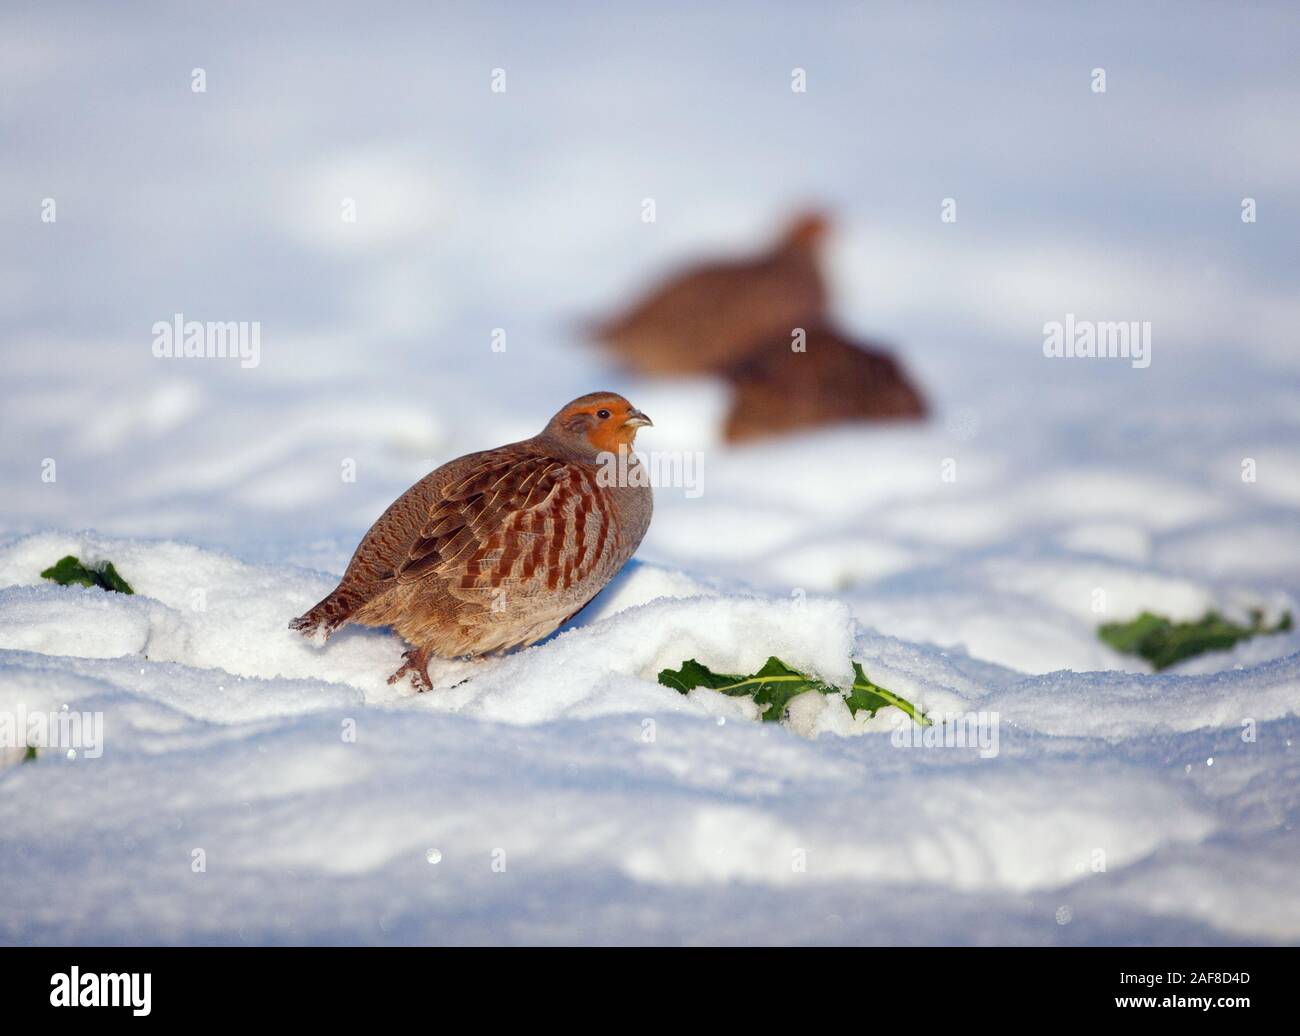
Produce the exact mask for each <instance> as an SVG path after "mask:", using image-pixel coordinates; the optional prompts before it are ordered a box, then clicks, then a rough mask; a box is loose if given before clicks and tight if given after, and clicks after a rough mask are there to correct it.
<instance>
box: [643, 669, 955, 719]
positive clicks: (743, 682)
mask: <svg viewBox="0 0 1300 1036" xmlns="http://www.w3.org/2000/svg"><path fill="white" fill-rule="evenodd" d="M853 677H854V679H853V686H852V687H851V688H850V689H849V691H848V693H847V694H846V693H845V692H844V691H842V690H840V688H838V687H834V686H832V685H830V684H828V683H826V682H824V681H822V680H818V679H815V678H814V677H811V676H807V675H806V674H804V673H801V672H799V670H797V669H791V668H790V667H789V666H788V665H786V664H785V663H784V662H782V661H781V660H780V659H779V658H777V657H776V656H773V657H771V658H769V659H768V660H767V661H766V662H765V663H764V664H763V668H762V669H760V670H759V671H758V672H756V673H754V674H753V675H752V676H741V675H737V674H733V673H715V672H713V670H711V669H709V667H708V666H705V665H701V664H700V663H699V662H697V661H696V660H695V659H693V658H691V659H687V660H686V661H685V662H683V663H682V667H681V669H676V670H674V669H665V670H663V672H661V673H660V674H659V682H660V683H661V684H663V685H664V686H665V687H671V688H672V689H673V690H675V691H680V692H681V693H682V694H686V693H687V692H688V691H692V690H694V689H695V688H696V687H708V688H710V689H712V690H715V691H718V692H719V693H721V694H726V695H730V696H731V697H737V698H753V699H754V701H755V703H757V704H758V705H760V706H763V707H764V708H763V719H764V721H768V722H773V721H779V720H781V719H782V718H783V717H784V715H785V707H786V705H788V704H789V703H790V699H792V698H794V697H796V696H797V695H800V694H803V693H804V692H805V691H817V692H818V693H820V694H839V695H841V696H843V697H844V700H845V701H846V702H847V704H848V706H849V711H851V712H852V713H853V715H855V716H856V715H857V714H858V713H859V712H860V711H862V710H864V709H865V710H866V712H867V714H868V715H871V716H874V715H875V714H876V712H877V711H878V710H880V709H882V708H884V707H885V706H886V705H893V706H894V707H895V708H899V709H902V710H903V711H904V712H906V713H907V714H908V715H909V716H911V717H912V719H914V720H916V721H917V722H918V723H921V724H922V725H926V726H928V725H929V723H930V721H929V720H928V719H926V718H925V716H923V715H921V713H920V712H919V711H918V710H917V708H916V707H915V706H914V705H912V703H911V702H909V701H907V700H906V699H904V698H900V697H899V696H898V695H896V694H894V693H893V692H892V691H887V690H885V688H883V687H881V686H879V685H878V684H874V683H872V682H871V681H870V680H869V679H868V678H867V674H866V673H864V672H863V671H862V666H860V665H859V664H858V663H857V662H854V663H853Z"/></svg>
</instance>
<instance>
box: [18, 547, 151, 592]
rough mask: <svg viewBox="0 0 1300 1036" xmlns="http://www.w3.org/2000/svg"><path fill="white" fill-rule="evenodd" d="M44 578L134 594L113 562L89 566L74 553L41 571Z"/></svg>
mask: <svg viewBox="0 0 1300 1036" xmlns="http://www.w3.org/2000/svg"><path fill="white" fill-rule="evenodd" d="M41 578H42V579H52V580H54V582H56V583H58V584H59V585H60V586H68V585H70V584H73V583H78V584H80V585H81V586H97V587H99V588H100V589H101V590H114V591H116V592H117V593H119V594H133V593H135V591H134V590H132V589H131V586H130V584H128V583H127V581H126V580H125V579H123V578H122V577H121V576H120V575H118V574H117V569H115V568H114V567H113V562H111V561H105V562H104V563H103V564H102V565H100V566H99V567H98V568H87V567H86V566H85V565H83V564H82V563H81V560H80V559H79V558H77V557H75V556H74V555H72V554H69V555H68V556H67V557H65V558H60V559H59V561H58V562H57V563H56V564H54V565H51V566H50V567H49V568H47V569H46V570H45V571H44V572H42V573H41Z"/></svg>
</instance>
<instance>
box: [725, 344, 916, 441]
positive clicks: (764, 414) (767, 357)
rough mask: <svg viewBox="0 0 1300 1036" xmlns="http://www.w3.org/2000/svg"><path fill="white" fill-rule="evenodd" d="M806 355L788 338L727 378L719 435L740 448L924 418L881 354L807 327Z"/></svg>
mask: <svg viewBox="0 0 1300 1036" xmlns="http://www.w3.org/2000/svg"><path fill="white" fill-rule="evenodd" d="M802 344H803V347H804V348H805V349H806V352H798V351H796V350H795V345H794V343H792V342H791V340H790V337H789V336H788V335H787V336H783V337H781V338H776V339H773V340H772V341H770V342H768V343H767V344H766V345H763V346H760V347H759V348H758V349H756V350H755V351H754V352H752V353H751V354H750V355H749V356H747V357H746V358H745V359H744V360H741V361H740V363H738V364H736V365H735V366H734V367H732V368H731V369H730V370H728V371H727V372H726V377H727V379H728V380H729V381H730V382H731V384H732V387H733V392H732V399H731V409H730V411H729V412H728V414H727V420H726V424H725V426H724V429H723V432H724V435H725V436H726V439H727V441H728V442H745V441H747V440H749V439H757V438H761V437H763V436H771V435H780V434H782V433H783V432H793V431H797V430H798V429H801V428H809V427H813V426H816V425H820V424H834V423H837V422H840V421H882V420H890V419H899V418H918V417H924V416H925V402H924V401H923V400H922V398H921V394H920V393H919V392H918V391H917V390H916V388H915V387H914V386H913V385H912V383H911V382H910V381H908V379H907V378H906V376H904V374H903V372H902V370H901V368H900V367H899V365H898V363H897V361H896V360H895V359H894V357H893V356H891V355H890V354H889V353H888V352H886V351H885V350H883V349H878V348H872V347H870V346H867V345H858V344H856V343H854V342H851V341H849V340H848V339H847V338H843V337H841V336H840V335H838V334H836V333H835V332H834V331H832V330H830V329H828V328H809V329H808V330H807V338H806V341H805V342H803V343H802Z"/></svg>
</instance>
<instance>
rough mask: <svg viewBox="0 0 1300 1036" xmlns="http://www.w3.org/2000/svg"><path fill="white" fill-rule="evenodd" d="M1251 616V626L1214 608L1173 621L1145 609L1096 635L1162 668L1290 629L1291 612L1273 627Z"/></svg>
mask: <svg viewBox="0 0 1300 1036" xmlns="http://www.w3.org/2000/svg"><path fill="white" fill-rule="evenodd" d="M1250 618H1251V622H1250V625H1249V626H1242V625H1240V624H1239V623H1235V622H1232V621H1231V620H1229V619H1225V618H1224V617H1223V616H1222V615H1220V614H1219V613H1218V612H1213V611H1212V612H1206V613H1205V615H1204V616H1203V617H1201V618H1200V619H1197V620H1196V621H1195V622H1173V621H1172V620H1170V619H1167V618H1165V617H1164V616H1163V615H1156V614H1154V613H1153V612H1143V613H1142V614H1141V615H1139V616H1138V617H1137V618H1136V619H1132V620H1130V621H1129V622H1108V623H1106V624H1105V625H1104V626H1101V627H1100V628H1099V629H1098V630H1097V636H1099V637H1100V638H1101V639H1102V640H1103V641H1105V642H1106V643H1107V644H1109V645H1110V646H1111V647H1113V648H1114V649H1115V650H1116V651H1119V652H1121V653H1122V654H1125V655H1140V656H1141V657H1142V658H1145V659H1146V660H1147V661H1148V662H1150V663H1151V664H1152V666H1154V667H1155V668H1156V669H1158V670H1159V669H1167V668H1168V667H1169V666H1171V665H1173V664H1174V663H1176V662H1181V661H1182V660H1183V659H1185V658H1193V657H1195V656H1196V655H1202V654H1205V653H1206V652H1207V651H1227V650H1228V649H1229V648H1231V647H1232V646H1233V645H1234V644H1236V643H1237V642H1238V641H1241V640H1249V639H1250V638H1251V637H1254V636H1258V635H1259V634H1262V633H1264V634H1267V633H1284V632H1286V631H1287V630H1289V629H1291V613H1290V612H1287V613H1286V614H1285V615H1283V616H1282V618H1281V619H1280V620H1278V623H1277V625H1276V626H1273V627H1271V628H1270V627H1268V626H1266V625H1265V624H1264V613H1263V612H1261V611H1252V612H1251V613H1250Z"/></svg>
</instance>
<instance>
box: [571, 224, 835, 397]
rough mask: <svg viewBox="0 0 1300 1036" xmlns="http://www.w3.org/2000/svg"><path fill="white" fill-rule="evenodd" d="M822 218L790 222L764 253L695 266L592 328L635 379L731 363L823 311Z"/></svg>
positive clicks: (702, 370) (707, 369)
mask: <svg viewBox="0 0 1300 1036" xmlns="http://www.w3.org/2000/svg"><path fill="white" fill-rule="evenodd" d="M826 229H827V227H826V221H825V219H824V218H823V217H822V216H820V215H817V214H813V213H808V214H805V215H802V216H800V217H799V218H798V219H796V220H794V222H793V223H791V225H790V226H789V228H788V229H787V230H786V232H785V233H784V234H783V235H782V236H781V239H780V240H779V241H777V243H776V244H775V245H774V246H773V247H772V248H771V249H770V250H769V251H767V252H765V253H764V254H762V255H760V256H758V257H756V258H753V259H746V260H740V261H733V262H716V263H709V264H705V265H700V266H695V267H692V268H691V269H688V270H686V271H685V272H683V273H681V274H678V275H677V276H676V277H672V278H670V279H669V280H668V281H667V282H666V283H664V284H662V285H661V286H659V287H658V288H656V289H655V290H654V291H652V292H650V294H649V295H648V296H647V297H646V298H645V299H643V300H642V301H641V302H639V303H637V304H636V305H634V306H633V307H632V308H631V309H630V310H629V311H628V312H627V313H625V314H624V315H623V316H621V317H617V318H615V319H614V320H611V321H610V322H609V323H607V324H604V325H602V326H600V327H599V328H598V329H597V330H596V337H597V338H599V339H600V340H601V341H602V342H604V343H605V345H606V347H607V348H608V350H609V351H610V352H611V353H613V354H614V355H615V356H616V357H618V358H619V359H620V360H622V361H623V362H624V363H626V364H627V365H628V366H629V367H631V368H632V369H633V370H635V371H638V372H640V373H642V374H706V373H711V372H715V371H718V370H720V369H722V368H724V367H726V366H728V365H729V364H731V363H734V362H735V361H737V360H739V359H740V358H741V357H743V356H744V355H745V354H746V352H747V351H748V350H749V349H750V348H751V347H752V346H753V345H754V343H755V342H757V341H762V340H764V339H766V338H769V337H771V335H772V333H773V331H774V330H777V329H780V328H784V329H785V330H786V333H787V334H788V333H789V330H790V328H792V327H799V326H802V325H803V324H804V323H805V321H813V320H816V319H817V318H818V317H819V316H820V314H821V312H822V310H823V309H824V308H825V306H826V288H825V285H824V284H823V282H822V275H821V269H820V266H819V264H818V259H817V249H818V243H819V242H820V241H821V239H822V237H823V235H824V234H825V232H826Z"/></svg>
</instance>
